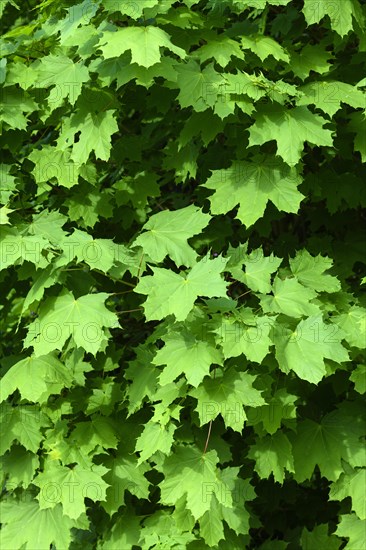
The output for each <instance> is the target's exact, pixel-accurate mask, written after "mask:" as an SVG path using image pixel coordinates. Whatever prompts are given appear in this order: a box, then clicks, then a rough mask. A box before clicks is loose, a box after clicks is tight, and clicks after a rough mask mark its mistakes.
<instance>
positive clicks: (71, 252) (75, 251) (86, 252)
mask: <svg viewBox="0 0 366 550" xmlns="http://www.w3.org/2000/svg"><path fill="white" fill-rule="evenodd" d="M60 246H61V248H62V249H63V251H64V254H65V255H66V257H67V260H68V262H71V261H72V260H73V259H74V258H75V257H76V258H77V260H78V261H79V262H85V263H86V264H88V265H89V266H90V267H91V269H99V270H101V271H103V272H104V273H107V272H108V271H109V270H110V269H111V268H112V267H113V265H114V264H115V262H117V261H119V260H121V259H124V252H125V247H124V246H119V245H118V244H116V243H114V242H113V241H112V240H111V239H93V237H92V236H91V235H89V234H88V233H87V232H86V231H80V230H79V229H74V231H73V233H71V235H67V236H66V235H63V238H62V240H61V243H60Z"/></svg>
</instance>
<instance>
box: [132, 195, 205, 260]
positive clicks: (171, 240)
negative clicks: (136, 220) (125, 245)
mask: <svg viewBox="0 0 366 550" xmlns="http://www.w3.org/2000/svg"><path fill="white" fill-rule="evenodd" d="M210 219H211V216H210V215H209V214H203V212H202V210H201V209H200V208H197V207H195V206H193V205H190V206H187V207H186V208H181V209H180V210H175V211H168V210H164V211H163V212H158V214H154V215H153V216H151V217H150V218H149V221H148V222H147V223H146V224H145V225H144V226H143V228H142V229H143V230H145V232H144V233H143V234H142V235H140V236H139V237H137V239H135V241H134V242H133V246H141V247H142V248H143V250H144V252H145V254H147V255H148V256H149V257H150V258H151V259H152V260H153V261H154V262H156V263H160V262H162V261H163V260H164V258H165V257H166V256H167V255H168V256H170V258H171V259H172V260H173V261H174V262H175V263H176V265H177V266H178V267H179V266H182V265H184V266H186V267H193V266H194V264H195V263H196V259H197V254H196V253H195V251H194V250H193V249H192V248H191V247H190V246H189V244H188V242H187V241H188V239H190V238H191V237H193V235H197V234H198V233H201V231H202V229H203V228H204V227H206V225H207V224H208V223H209V221H210Z"/></svg>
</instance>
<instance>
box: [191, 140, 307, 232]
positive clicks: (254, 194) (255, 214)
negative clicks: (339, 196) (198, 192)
mask: <svg viewBox="0 0 366 550" xmlns="http://www.w3.org/2000/svg"><path fill="white" fill-rule="evenodd" d="M262 135H263V134H262ZM299 183H301V179H300V177H299V176H298V175H297V174H296V172H295V170H294V169H290V168H289V167H288V166H286V165H284V164H283V163H282V162H280V161H278V160H276V159H275V158H274V157H269V156H268V157H267V158H264V159H260V158H256V159H255V162H246V161H238V162H233V164H232V165H231V167H230V168H227V169H223V170H214V171H213V172H212V175H211V177H210V178H209V179H208V180H207V181H206V182H205V183H204V184H202V186H203V187H207V189H213V190H214V191H215V193H214V194H213V195H211V196H210V197H209V200H210V203H211V213H212V214H226V212H229V211H230V210H232V209H233V208H235V207H236V206H237V205H238V204H239V205H240V206H239V209H238V213H237V218H238V219H239V220H240V221H241V222H242V223H243V224H245V225H246V226H247V227H250V226H251V225H253V224H254V223H255V222H256V221H257V220H258V219H259V218H261V217H262V216H263V214H264V211H265V209H266V205H267V203H268V200H270V201H271V202H272V203H273V204H274V205H275V206H276V207H277V208H278V210H283V211H285V212H297V211H298V209H299V205H300V202H301V200H302V199H303V198H304V195H302V194H301V193H300V192H299V191H298V190H297V186H298V185H299Z"/></svg>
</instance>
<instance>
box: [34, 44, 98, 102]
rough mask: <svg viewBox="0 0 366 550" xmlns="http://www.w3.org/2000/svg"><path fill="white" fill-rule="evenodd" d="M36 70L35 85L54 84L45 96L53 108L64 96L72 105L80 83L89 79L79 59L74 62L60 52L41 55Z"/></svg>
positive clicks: (45, 86) (45, 85)
mask: <svg viewBox="0 0 366 550" xmlns="http://www.w3.org/2000/svg"><path fill="white" fill-rule="evenodd" d="M36 71H37V80H36V82H35V84H34V85H35V86H39V87H41V88H48V87H49V86H55V87H54V88H52V90H51V93H50V95H49V96H48V98H47V99H48V103H49V105H51V104H52V107H53V109H55V108H57V107H59V106H60V104H61V103H62V100H63V99H64V98H65V97H67V98H68V99H69V101H70V103H71V104H72V105H74V103H75V101H76V100H77V98H78V97H79V95H80V93H81V88H82V85H83V84H84V82H87V81H88V80H89V71H88V69H87V68H86V67H85V65H84V64H83V63H82V62H81V61H79V62H77V63H74V62H73V61H72V59H70V58H69V57H67V56H65V55H62V54H61V55H60V54H58V55H53V54H51V55H48V56H45V57H42V58H41V60H40V64H39V65H38V67H37V69H36Z"/></svg>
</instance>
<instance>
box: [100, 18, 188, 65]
mask: <svg viewBox="0 0 366 550" xmlns="http://www.w3.org/2000/svg"><path fill="white" fill-rule="evenodd" d="M98 45H99V49H101V50H102V54H103V57H104V59H109V58H111V57H119V56H120V55H121V54H123V53H124V52H125V51H127V50H131V56H132V63H137V64H138V65H142V66H143V67H151V65H155V63H159V61H160V57H161V54H160V48H162V47H164V48H167V49H168V50H170V51H171V52H173V53H175V54H176V55H177V56H178V57H180V58H184V57H185V56H186V52H185V51H184V50H183V49H182V48H179V47H178V46H175V45H174V44H173V43H172V42H171V40H170V36H169V34H168V33H166V32H165V31H163V30H162V29H159V28H158V27H153V26H151V25H150V26H147V27H128V28H124V29H118V30H117V31H116V32H111V31H105V32H104V33H103V36H102V38H101V39H100V42H99V44H98Z"/></svg>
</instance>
